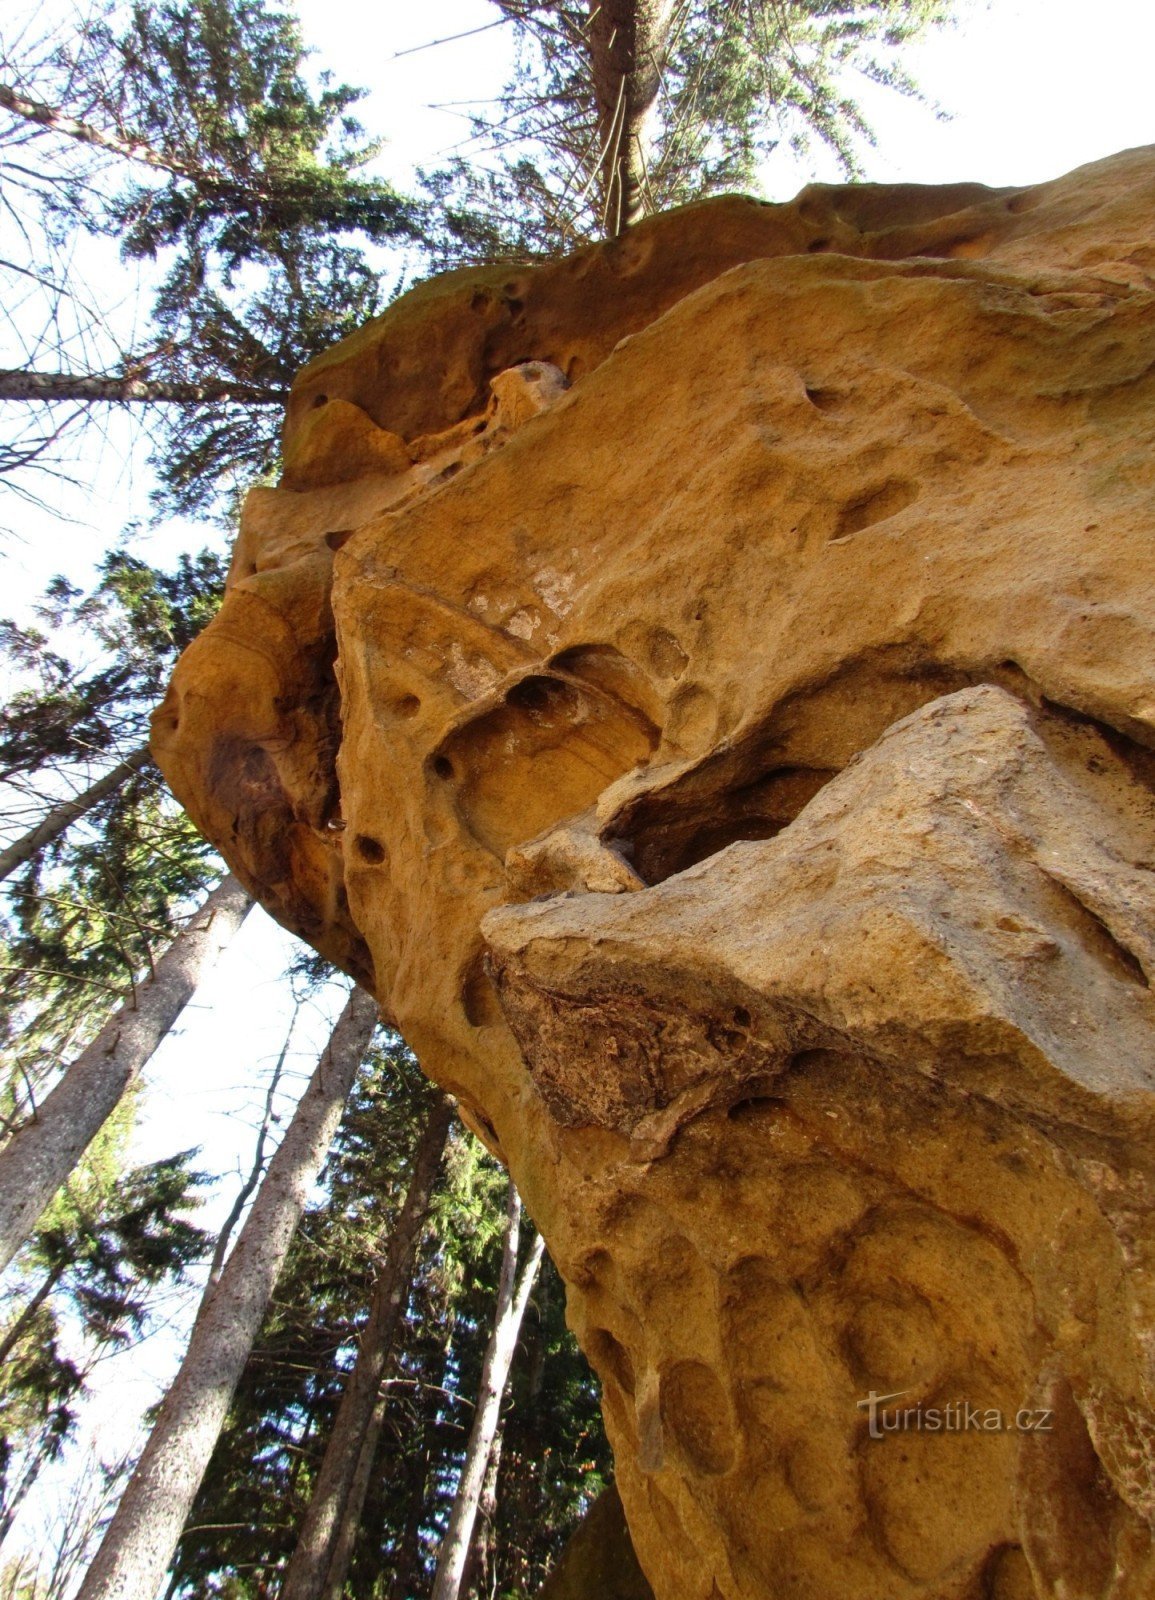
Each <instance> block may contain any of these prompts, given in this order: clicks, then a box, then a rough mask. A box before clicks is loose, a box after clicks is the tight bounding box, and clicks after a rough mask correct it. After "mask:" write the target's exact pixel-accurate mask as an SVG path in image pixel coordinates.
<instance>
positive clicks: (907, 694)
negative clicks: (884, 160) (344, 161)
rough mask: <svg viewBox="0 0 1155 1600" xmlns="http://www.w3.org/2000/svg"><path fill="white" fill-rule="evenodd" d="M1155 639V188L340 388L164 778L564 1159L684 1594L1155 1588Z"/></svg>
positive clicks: (357, 969) (483, 327)
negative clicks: (1154, 1208)
mask: <svg viewBox="0 0 1155 1600" xmlns="http://www.w3.org/2000/svg"><path fill="white" fill-rule="evenodd" d="M1153 630H1155V151H1152V150H1139V151H1132V152H1128V153H1125V154H1123V155H1121V156H1118V157H1115V158H1114V159H1112V160H1110V161H1106V162H1102V163H1099V164H1098V165H1096V166H1093V167H1088V168H1085V169H1083V170H1081V171H1079V172H1076V173H1073V174H1072V175H1070V176H1069V177H1067V178H1063V179H1060V180H1058V181H1057V182H1055V183H1050V184H1045V185H1042V186H1040V187H1037V188H1031V189H1008V190H1004V191H991V190H987V189H983V188H980V187H978V186H953V187H949V188H941V189H936V188H915V187H891V188H886V187H869V186H863V187H848V188H811V189H808V190H806V191H805V192H804V193H803V194H802V195H800V196H799V198H798V199H797V200H796V201H795V202H793V203H792V204H789V205H781V206H766V205H760V204H757V203H755V202H753V201H748V200H741V199H733V200H717V201H711V202H707V203H705V204H702V205H698V206H693V207H689V208H687V209H685V210H683V211H679V212H674V213H670V214H668V215H665V216H661V217H658V218H655V219H653V220H652V221H650V222H647V223H644V224H642V225H641V226H639V227H638V228H637V229H635V230H633V231H631V232H630V233H628V234H627V235H626V236H625V237H624V238H623V239H622V240H620V241H617V242H615V243H609V244H602V245H596V246H593V247H590V248H588V249H585V250H583V251H580V252H579V253H578V254H576V255H574V256H573V257H571V258H569V259H568V260H565V261H561V262H556V263H551V264H546V265H541V266H537V267H533V268H525V269H521V268H517V269H510V268H495V269H486V270H482V271H464V272H458V273H454V274H451V275H449V276H448V277H445V278H442V279H438V280H435V281H433V282H431V283H429V284H426V285H423V286H422V287H420V288H418V289H417V290H415V291H414V292H413V293H411V294H410V295H407V296H406V297H404V298H403V299H402V300H400V301H399V302H398V303H397V304H396V305H395V306H393V307H392V308H391V309H390V310H389V311H388V312H387V313H386V314H385V316H383V317H382V318H380V319H378V320H377V321H376V322H374V323H373V324H371V325H370V326H369V327H367V328H366V329H364V330H363V331H362V332H361V333H360V334H358V335H356V336H355V337H354V338H352V339H349V340H347V341H345V342H344V343H343V344H340V345H337V346H336V347H335V348H334V349H333V350H331V351H329V352H328V353H327V354H325V355H324V356H323V357H321V358H320V359H319V360H317V361H315V362H314V363H312V365H310V366H309V367H308V368H306V369H305V371H304V372H303V373H302V374H301V376H300V378H299V380H298V382H297V384H296V385H295V387H294V391H293V396H292V399H291V401H290V405H289V414H288V421H287V427H286V435H285V476H284V483H283V485H282V487H281V488H278V489H264V488H262V489H255V490H253V491H252V493H251V494H250V496H249V500H248V503H247V506H246V509H245V514H244V521H243V525H242V531H241V535H240V538H239V540H238V544H237V550H236V557H235V562H234V566H233V572H232V577H231V581H230V586H229V591H228V595H227V598H226V600H225V604H224V607H223V609H222V611H221V613H220V616H219V618H218V619H217V620H216V621H215V622H214V623H213V624H212V626H211V627H210V628H209V629H208V630H207V631H206V632H205V634H204V635H203V636H202V637H201V638H200V639H199V640H198V641H197V643H195V644H194V645H193V646H192V648H191V649H190V650H189V651H188V652H187V653H186V655H185V656H184V658H183V659H182V661H181V663H180V665H179V667H178V669H177V673H176V676H175V679H174V682H173V686H172V690H171V692H170V694H169V696H168V699H167V700H166V702H165V704H164V706H163V707H162V708H161V710H160V711H159V712H158V714H157V719H156V725H155V740H154V747H155V749H156V753H157V756H158V759H159V760H160V762H161V764H162V766H163V768H164V770H165V772H166V774H167V775H168V777H169V778H170V780H171V782H172V785H173V788H174V790H175V792H176V794H177V795H178V796H179V797H180V799H181V800H182V801H183V802H184V803H185V804H186V805H187V806H188V808H189V810H190V811H191V813H192V815H193V816H194V818H195V819H196V820H197V822H198V823H199V825H200V826H201V827H202V828H203V830H204V831H205V833H206V834H207V835H208V836H209V838H211V839H212V840H213V841H214V842H215V843H216V845H217V846H218V847H219V848H220V849H221V851H222V852H223V853H224V855H225V857H226V858H227V859H228V861H229V863H230V865H231V866H232V867H233V869H234V870H235V871H236V872H238V873H239V874H240V876H241V877H242V878H243V879H244V881H245V882H246V883H247V884H248V885H249V886H250V887H251V888H252V889H253V891H254V892H255V893H256V894H257V895H258V896H259V898H260V899H261V900H262V902H263V903H264V904H265V905H266V906H267V907H268V908H269V909H270V911H272V912H273V914H274V915H276V916H277V917H279V918H280V919H281V920H282V921H283V922H284V923H285V924H286V925H287V926H289V927H291V928H293V929H294V930H296V931H297V932H299V933H300V934H301V935H302V936H303V937H304V938H306V939H307V940H309V941H310V942H311V943H312V944H314V945H315V946H316V947H317V948H318V949H319V950H321V951H322V952H323V953H324V954H325V955H326V956H328V957H329V958H330V959H331V960H333V961H336V962H337V963H338V964H339V965H341V966H343V967H344V968H345V969H346V970H347V971H349V972H351V973H352V974H353V975H354V976H356V977H357V978H358V979H359V980H361V981H362V982H363V983H366V984H368V985H371V986H372V987H373V988H374V991H375V992H376V994H377V995H378V997H379V999H380V1001H381V1003H382V1005H383V1007H384V1009H385V1011H386V1013H387V1014H388V1015H389V1016H391V1017H392V1018H394V1019H395V1021H396V1023H397V1025H398V1026H399V1027H400V1028H401V1030H402V1031H403V1033H404V1034H405V1037H406V1038H407V1039H408V1040H409V1042H410V1043H411V1044H412V1046H413V1047H414V1049H415V1050H416V1051H417V1052H418V1054H419V1056H420V1058H421V1060H422V1062H423V1064H424V1066H425V1067H426V1069H427V1070H428V1071H429V1072H430V1073H431V1074H432V1075H433V1076H434V1077H435V1078H436V1079H437V1080H438V1081H439V1082H441V1083H442V1084H444V1085H445V1086H446V1087H448V1088H449V1089H451V1090H452V1091H453V1092H454V1093H455V1094H456V1095H457V1096H458V1097H459V1099H460V1103H461V1106H462V1110H463V1114H464V1115H465V1116H466V1117H467V1119H468V1120H469V1121H470V1122H471V1124H472V1125H473V1126H474V1127H476V1128H477V1129H478V1130H479V1132H480V1133H481V1135H482V1137H484V1138H485V1139H486V1140H487V1141H488V1143H489V1144H490V1145H491V1146H492V1147H493V1148H494V1149H495V1150H498V1151H499V1152H500V1153H501V1154H502V1155H503V1156H504V1158H505V1159H506V1160H508V1162H509V1165H510V1167H511V1170H512V1171H513V1173H514V1175H515V1177H516V1179H517V1182H518V1184H519V1186H520V1187H521V1190H522V1192H523V1194H524V1196H525V1199H526V1202H527V1204H528V1206H529V1208H530V1211H531V1212H532V1214H533V1216H534V1219H535V1220H536V1222H537V1223H538V1225H539V1226H540V1227H541V1228H542V1230H543V1231H544V1233H545V1236H546V1238H547V1241H548V1243H549V1247H550V1249H551V1251H552V1253H553V1256H554V1259H555V1260H556V1261H557V1263H558V1266H559V1268H560V1270H561V1272H562V1274H563V1276H564V1277H565V1279H566V1282H567V1284H568V1289H569V1306H570V1319H571V1322H572V1325H573V1327H574V1328H575V1330H576V1332H577V1335H578V1337H579V1339H580V1340H581V1343H582V1345H583V1347H584V1349H585V1350H586V1352H587V1354H588V1355H589V1357H590V1359H591V1361H592V1362H593V1364H594V1366H595V1367H596V1369H597V1371H598V1373H599V1375H600V1377H601V1380H602V1383H603V1386H604V1394H605V1411H606V1419H607V1423H608V1427H609V1431H610V1435H611V1439H612V1442H613V1445H614V1450H615V1455H616V1459H617V1473H618V1484H619V1487H620V1490H621V1495H622V1499H623V1502H624V1504H625V1508H626V1513H627V1516H628V1519H629V1523H630V1527H631V1531H632V1534H633V1539H634V1543H635V1545H636V1547H637V1550H638V1553H639V1556H640V1558H641V1561H642V1565H643V1566H644V1568H645V1570H646V1573H647V1575H648V1577H649V1579H650V1581H651V1583H652V1584H653V1587H654V1590H655V1593H656V1594H657V1596H658V1597H659V1600H772V1597H773V1600H777V1597H786V1596H789V1597H792V1600H1029V1597H1032V1596H1033V1597H1036V1600H1044V1597H1047V1600H1050V1597H1056V1600H1058V1597H1060V1596H1061V1597H1063V1600H1108V1597H1110V1600H1124V1597H1126V1600H1150V1597H1151V1595H1152V1594H1155V1553H1153V1548H1152V1521H1153V1519H1155V1482H1153V1461H1155V1412H1153V1405H1152V1397H1153V1387H1152V1381H1153V1376H1155V1374H1153V1370H1152V1363H1153V1360H1155V1355H1153V1352H1155V1280H1153V1269H1155V1254H1153V1246H1155V1225H1153V1218H1152V1194H1153V1190H1152V1175H1153V1168H1155V1143H1153V1141H1152V1130H1153V1123H1155V1115H1153V1113H1155V1100H1153V1089H1155V1002H1153V1000H1152V994H1151V989H1150V982H1151V979H1152V977H1153V976H1155V876H1153V874H1155V634H1153ZM872 1395H873V1396H874V1397H875V1399H874V1401H873V1403H872V1402H871V1396H872ZM880 1396H887V1397H890V1398H888V1399H885V1400H882V1399H879V1398H878V1397H880ZM591 1600H594V1597H592V1596H591Z"/></svg>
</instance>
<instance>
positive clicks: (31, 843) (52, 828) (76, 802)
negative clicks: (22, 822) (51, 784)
mask: <svg viewBox="0 0 1155 1600" xmlns="http://www.w3.org/2000/svg"><path fill="white" fill-rule="evenodd" d="M148 760H149V753H148V746H147V745H144V746H143V747H142V748H141V749H139V750H134V751H133V753H132V754H131V755H130V756H127V757H126V758H125V760H123V761H121V762H119V763H118V765H117V766H115V767H113V769H112V771H111V772H106V773H105V774H104V777H103V778H98V779H97V780H96V782H95V783H92V784H89V786H88V788H87V789H85V790H84V792H83V794H78V795H74V796H73V798H72V799H71V800H62V801H61V802H60V804H59V805H58V806H53V808H52V810H51V811H50V812H49V813H48V815H47V816H46V817H45V818H44V821H43V822H38V823H37V824H36V826H35V827H34V828H29V830H28V832H27V833H26V834H24V835H23V837H22V838H19V839H16V840H14V842H13V843H12V844H10V845H6V846H5V848H4V849H3V850H0V882H2V881H3V880H4V879H5V878H8V877H11V875H12V873H14V872H15V871H16V869H17V867H22V866H23V865H24V863H25V862H26V861H31V859H32V857H33V856H34V855H35V854H36V853H37V851H39V850H43V849H44V846H45V845H46V844H51V843H52V841H53V839H59V837H60V835H61V834H62V833H63V832H64V830H65V829H66V828H69V827H71V826H72V824H73V823H74V822H76V821H77V820H78V819H79V818H80V817H83V816H84V815H85V813H86V812H88V811H91V810H92V808H93V806H96V805H99V804H100V802H101V801H102V800H106V799H107V798H108V796H109V795H110V794H115V793H116V791H117V790H118V789H119V788H120V786H121V784H122V783H126V782H127V781H128V779H129V778H131V777H132V775H133V773H134V772H139V771H140V769H141V767H143V766H145V765H146V764H147V763H148Z"/></svg>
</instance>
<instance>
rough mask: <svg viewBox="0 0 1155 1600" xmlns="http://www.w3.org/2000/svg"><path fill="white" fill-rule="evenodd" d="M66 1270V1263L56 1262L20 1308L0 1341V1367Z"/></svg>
mask: <svg viewBox="0 0 1155 1600" xmlns="http://www.w3.org/2000/svg"><path fill="white" fill-rule="evenodd" d="M67 1268H68V1262H67V1261H58V1262H57V1263H56V1265H55V1266H54V1267H53V1268H52V1271H51V1272H49V1273H48V1274H47V1275H46V1276H45V1278H44V1279H43V1280H42V1282H41V1284H40V1287H39V1288H38V1289H37V1291H36V1293H35V1294H34V1295H33V1296H32V1298H31V1300H29V1301H28V1303H27V1305H25V1306H23V1307H22V1308H21V1311H20V1314H19V1316H18V1317H17V1318H16V1320H15V1321H14V1322H13V1323H12V1326H11V1327H10V1328H9V1329H8V1332H7V1333H6V1334H5V1335H4V1337H3V1339H0V1366H3V1365H4V1363H5V1361H7V1359H8V1357H9V1356H10V1355H11V1354H12V1352H13V1350H14V1349H15V1348H16V1346H17V1344H18V1343H19V1341H20V1335H21V1334H22V1333H23V1332H24V1330H25V1328H27V1327H28V1325H29V1323H30V1322H31V1321H32V1319H33V1317H34V1316H35V1315H36V1313H37V1312H38V1311H39V1310H40V1307H41V1306H42V1305H43V1304H44V1302H45V1301H46V1300H47V1299H48V1296H49V1295H50V1294H51V1293H52V1291H53V1289H55V1287H56V1285H57V1284H58V1283H59V1282H60V1280H61V1278H63V1276H64V1274H65V1272H66V1271H67Z"/></svg>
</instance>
